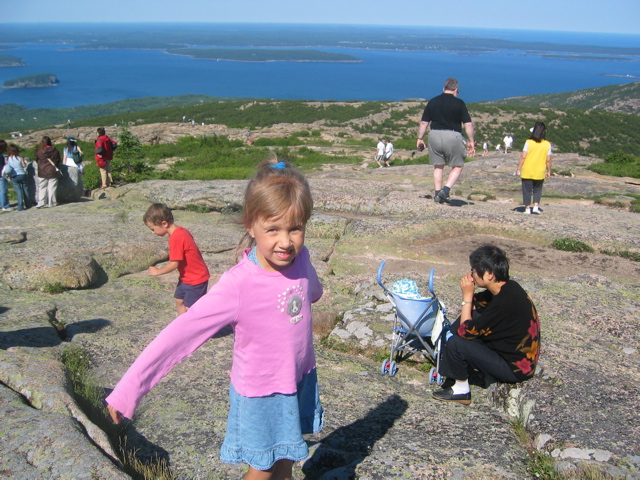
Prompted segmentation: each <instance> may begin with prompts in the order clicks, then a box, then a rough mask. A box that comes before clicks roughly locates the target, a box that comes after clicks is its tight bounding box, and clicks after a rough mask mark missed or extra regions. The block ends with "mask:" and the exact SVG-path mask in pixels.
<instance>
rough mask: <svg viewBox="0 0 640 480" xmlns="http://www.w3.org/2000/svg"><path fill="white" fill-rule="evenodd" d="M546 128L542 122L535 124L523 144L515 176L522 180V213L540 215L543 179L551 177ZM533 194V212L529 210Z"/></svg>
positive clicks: (550, 152)
mask: <svg viewBox="0 0 640 480" xmlns="http://www.w3.org/2000/svg"><path fill="white" fill-rule="evenodd" d="M546 134H547V127H546V126H545V124H544V123H542V122H536V124H535V125H534V126H533V128H532V129H531V136H530V137H529V139H528V140H527V141H526V143H525V144H524V149H523V150H522V155H521V156H520V162H519V163H518V168H517V170H516V175H520V178H521V179H522V203H524V213H525V214H527V215H529V214H531V213H532V212H533V213H538V214H539V213H542V212H541V211H540V200H541V199H542V185H543V184H544V180H545V178H549V177H550V176H551V154H552V151H551V143H549V142H548V141H547V140H545V136H546ZM532 193H533V210H532V209H531V194H532Z"/></svg>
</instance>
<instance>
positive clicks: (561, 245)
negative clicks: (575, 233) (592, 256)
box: [551, 238, 594, 253]
mask: <svg viewBox="0 0 640 480" xmlns="http://www.w3.org/2000/svg"><path fill="white" fill-rule="evenodd" d="M551 246H552V247H553V248H555V249H556V250H563V251H565V252H577V253H579V252H593V251H594V250H593V248H592V247H590V246H589V245H587V244H586V243H584V242H582V241H580V240H576V239H575V238H559V239H557V240H554V241H553V242H551Z"/></svg>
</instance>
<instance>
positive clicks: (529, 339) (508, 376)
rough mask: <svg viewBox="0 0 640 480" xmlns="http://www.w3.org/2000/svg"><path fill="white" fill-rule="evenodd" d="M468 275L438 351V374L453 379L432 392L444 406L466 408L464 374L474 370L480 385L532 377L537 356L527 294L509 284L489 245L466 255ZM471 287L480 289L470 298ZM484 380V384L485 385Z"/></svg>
mask: <svg viewBox="0 0 640 480" xmlns="http://www.w3.org/2000/svg"><path fill="white" fill-rule="evenodd" d="M469 264H470V265H471V273H467V274H466V275H465V276H464V277H462V279H461V280H460V290H462V311H461V312H460V317H458V319H457V320H456V321H455V322H453V324H452V325H451V330H450V334H451V336H449V338H448V340H447V341H446V342H445V343H444V344H443V346H442V351H441V352H440V372H441V373H442V375H444V376H445V377H447V378H448V379H452V380H455V382H454V384H453V386H452V387H450V388H443V389H442V390H438V391H436V392H433V397H434V398H436V399H437V400H441V401H444V402H457V403H462V404H464V405H469V404H470V403H471V390H470V388H469V371H471V370H479V371H480V372H481V373H483V374H484V375H485V384H486V383H488V382H495V380H497V381H499V382H504V383H517V382H523V381H525V380H529V379H531V378H533V375H534V373H535V370H536V365H537V363H538V357H539V355H540V320H539V318H538V313H537V312H536V307H535V306H534V304H533V302H532V301H531V298H530V297H529V295H527V292H525V291H524V289H523V288H522V287H521V286H520V285H519V284H518V283H517V282H515V281H513V280H510V279H509V260H508V259H507V256H506V255H505V253H504V252H503V251H502V250H501V249H500V248H498V247H496V246H494V245H484V246H482V247H479V248H477V249H476V250H474V251H473V252H472V253H471V255H469ZM476 287H478V288H484V289H485V290H483V291H482V292H478V293H474V291H475V289H476ZM487 381H488V382H487Z"/></svg>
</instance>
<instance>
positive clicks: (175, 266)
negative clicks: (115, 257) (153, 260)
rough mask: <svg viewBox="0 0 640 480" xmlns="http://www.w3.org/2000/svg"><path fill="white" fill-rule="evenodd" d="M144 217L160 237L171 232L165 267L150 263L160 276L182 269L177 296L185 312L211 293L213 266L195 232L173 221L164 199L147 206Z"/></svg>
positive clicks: (179, 307) (152, 271) (178, 306)
mask: <svg viewBox="0 0 640 480" xmlns="http://www.w3.org/2000/svg"><path fill="white" fill-rule="evenodd" d="M142 220H143V221H144V224H145V225H146V226H147V227H149V229H150V230H151V231H152V232H153V233H155V234H156V235H158V236H159V237H164V236H165V235H168V236H169V263H167V264H166V265H165V266H164V267H162V268H157V267H154V266H151V267H149V275H151V276H153V277H157V276H159V275H164V274H166V273H169V272H173V271H174V270H178V273H179V274H180V277H179V280H178V286H177V287H176V291H175V293H174V294H173V299H174V300H175V302H176V310H177V311H178V315H181V314H183V313H184V312H186V311H187V310H189V308H191V306H192V305H193V304H194V303H196V301H197V300H198V299H199V298H200V297H202V296H204V295H205V294H206V293H207V287H208V285H209V278H210V275H209V268H208V267H207V264H206V263H205V262H204V259H203V258H202V254H201V253H200V249H199V248H198V245H196V241H195V240H194V239H193V237H192V236H191V233H189V231H188V230H187V229H186V228H183V227H179V226H178V225H176V224H175V223H173V214H172V213H171V210H169V207H167V206H166V205H164V204H163V203H154V204H152V205H151V206H150V207H149V208H148V209H147V211H146V213H145V214H144V217H143V218H142Z"/></svg>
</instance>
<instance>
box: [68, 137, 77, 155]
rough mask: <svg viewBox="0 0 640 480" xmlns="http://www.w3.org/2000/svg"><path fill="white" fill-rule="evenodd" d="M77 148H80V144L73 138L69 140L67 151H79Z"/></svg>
mask: <svg viewBox="0 0 640 480" xmlns="http://www.w3.org/2000/svg"><path fill="white" fill-rule="evenodd" d="M77 148H78V144H77V143H76V141H75V140H72V139H71V138H67V151H68V152H73V151H75V150H77Z"/></svg>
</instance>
